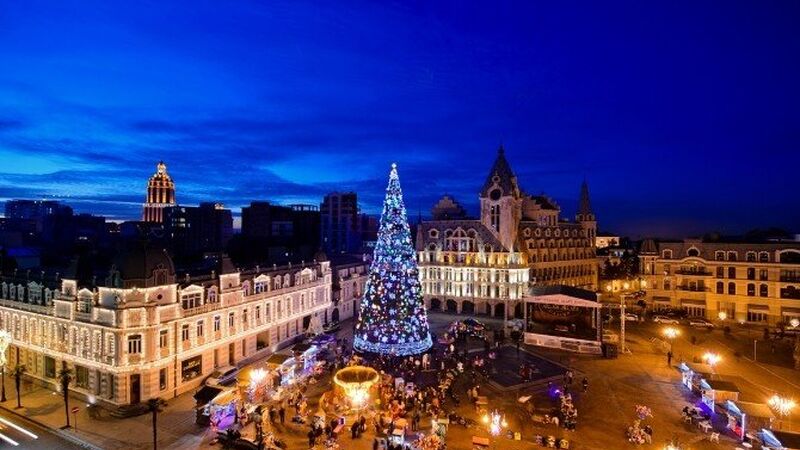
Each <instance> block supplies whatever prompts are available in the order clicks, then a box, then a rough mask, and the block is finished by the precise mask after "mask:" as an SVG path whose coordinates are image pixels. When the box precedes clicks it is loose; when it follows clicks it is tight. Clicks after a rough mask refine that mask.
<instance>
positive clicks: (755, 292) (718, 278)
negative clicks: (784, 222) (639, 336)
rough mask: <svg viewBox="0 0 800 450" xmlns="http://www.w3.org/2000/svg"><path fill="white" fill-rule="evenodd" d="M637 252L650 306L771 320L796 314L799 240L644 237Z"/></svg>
mask: <svg viewBox="0 0 800 450" xmlns="http://www.w3.org/2000/svg"><path fill="white" fill-rule="evenodd" d="M639 258H640V266H641V270H642V277H643V278H644V280H645V281H646V282H647V283H646V286H647V297H646V298H647V302H648V304H650V305H651V306H652V307H653V308H654V309H665V308H682V309H685V310H686V311H687V312H688V314H689V315H690V316H697V317H704V318H707V319H719V318H721V317H720V313H724V314H722V317H724V318H726V319H729V320H735V321H737V322H749V323H764V324H771V325H774V324H779V323H784V324H785V323H789V321H790V320H791V319H793V318H798V319H800V242H766V243H741V242H736V243H721V242H702V241H700V240H691V239H687V240H684V241H683V242H661V243H656V242H654V241H652V240H647V241H644V242H643V243H642V247H641V249H640V252H639Z"/></svg>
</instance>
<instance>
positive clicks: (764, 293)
mask: <svg viewBox="0 0 800 450" xmlns="http://www.w3.org/2000/svg"><path fill="white" fill-rule="evenodd" d="M758 295H759V296H761V297H769V288H768V287H767V285H766V284H763V283H762V284H761V285H760V286H759V287H758Z"/></svg>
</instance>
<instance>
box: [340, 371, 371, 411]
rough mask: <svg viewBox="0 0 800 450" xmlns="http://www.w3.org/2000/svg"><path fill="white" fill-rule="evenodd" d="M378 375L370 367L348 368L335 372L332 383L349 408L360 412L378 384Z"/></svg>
mask: <svg viewBox="0 0 800 450" xmlns="http://www.w3.org/2000/svg"><path fill="white" fill-rule="evenodd" d="M379 380H380V375H379V374H378V371H376V370H375V369H373V368H372V367H365V366H350V367H345V368H344V369H341V370H339V371H338V372H336V375H334V377H333V382H334V383H335V384H336V386H337V387H338V388H339V389H341V390H342V391H343V392H344V395H345V396H346V397H347V399H348V400H349V401H350V408H351V409H353V410H356V411H360V410H362V409H363V408H364V407H365V406H366V405H367V403H368V402H369V396H370V390H371V389H372V388H373V387H374V386H375V385H376V384H377V383H378V381H379Z"/></svg>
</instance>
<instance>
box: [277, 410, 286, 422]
mask: <svg viewBox="0 0 800 450" xmlns="http://www.w3.org/2000/svg"><path fill="white" fill-rule="evenodd" d="M278 416H280V418H281V425H283V424H284V423H285V421H286V408H284V407H283V405H281V409H279V410H278Z"/></svg>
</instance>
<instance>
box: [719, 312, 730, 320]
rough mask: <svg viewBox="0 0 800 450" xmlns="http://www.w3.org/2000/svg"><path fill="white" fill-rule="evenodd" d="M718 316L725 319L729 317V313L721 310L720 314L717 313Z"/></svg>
mask: <svg viewBox="0 0 800 450" xmlns="http://www.w3.org/2000/svg"><path fill="white" fill-rule="evenodd" d="M717 317H719V320H722V321H724V320H725V319H727V318H728V313H726V312H725V311H720V312H719V314H717Z"/></svg>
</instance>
